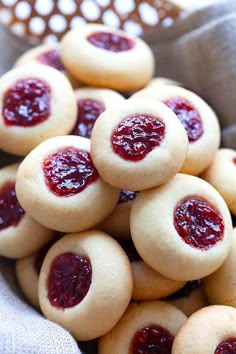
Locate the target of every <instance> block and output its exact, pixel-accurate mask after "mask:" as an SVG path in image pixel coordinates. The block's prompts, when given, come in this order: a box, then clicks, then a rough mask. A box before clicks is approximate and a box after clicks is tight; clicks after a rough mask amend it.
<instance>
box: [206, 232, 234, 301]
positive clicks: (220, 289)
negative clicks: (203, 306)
mask: <svg viewBox="0 0 236 354" xmlns="http://www.w3.org/2000/svg"><path fill="white" fill-rule="evenodd" d="M235 274H236V228H234V236H233V244H232V247H231V250H230V252H229V255H228V257H227V259H226V261H225V262H224V263H223V264H222V266H221V267H220V268H219V269H217V271H216V272H215V273H213V274H211V275H209V277H207V278H205V279H204V285H205V291H206V294H207V298H208V301H209V303H210V304H213V305H228V306H233V307H236V281H235V280H236V276H235Z"/></svg>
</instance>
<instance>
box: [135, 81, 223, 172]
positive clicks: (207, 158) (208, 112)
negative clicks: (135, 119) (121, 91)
mask: <svg viewBox="0 0 236 354" xmlns="http://www.w3.org/2000/svg"><path fill="white" fill-rule="evenodd" d="M132 97H133V98H136V99H137V98H143V97H150V98H153V99H156V100H158V101H161V102H163V103H165V104H166V105H167V106H168V107H169V108H170V109H171V110H172V111H173V112H174V113H175V114H176V115H177V117H178V118H179V120H180V121H181V123H182V124H183V126H184V128H185V130H186V133H187V134H188V139H189V150H188V154H187V157H186V160H185V162H184V164H183V167H182V168H181V171H180V172H182V173H188V174H191V175H199V174H200V173H201V172H203V171H204V170H205V169H206V168H207V167H208V166H209V165H210V163H211V161H212V160H213V158H214V156H215V153H216V151H217V149H218V148H219V145H220V126H219V122H218V119H217V117H216V114H215V112H214V111H213V110H212V108H211V107H210V106H209V105H208V104H207V103H206V102H205V101H204V100H203V99H202V98H201V97H199V96H198V95H196V94H195V93H193V92H191V91H189V90H186V89H184V88H183V87H179V86H171V85H168V86H167V85H166V86H162V89H161V90H159V89H158V88H155V87H149V88H146V89H143V90H141V91H139V92H137V93H135V94H134V95H133V96H132Z"/></svg>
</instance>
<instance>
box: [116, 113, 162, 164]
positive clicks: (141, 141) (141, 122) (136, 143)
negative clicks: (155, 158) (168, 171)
mask: <svg viewBox="0 0 236 354" xmlns="http://www.w3.org/2000/svg"><path fill="white" fill-rule="evenodd" d="M164 135H165V124H164V123H163V122H161V121H160V120H159V119H157V118H156V117H154V116H152V115H147V114H133V115H131V116H128V117H126V118H125V119H123V120H122V121H121V122H120V124H119V125H118V126H117V127H116V128H115V129H114V130H113V133H112V136H111V143H112V148H113V150H114V152H115V153H116V154H117V155H119V156H120V157H122V158H123V159H125V160H129V161H138V160H142V159H143V158H144V157H145V156H146V155H147V154H148V153H149V152H150V151H152V150H153V149H155V148H156V147H157V146H160V144H161V143H162V141H163V139H164Z"/></svg>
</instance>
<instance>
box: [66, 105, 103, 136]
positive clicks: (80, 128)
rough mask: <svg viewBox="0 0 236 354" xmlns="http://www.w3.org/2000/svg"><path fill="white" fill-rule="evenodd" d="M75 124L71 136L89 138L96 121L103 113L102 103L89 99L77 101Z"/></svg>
mask: <svg viewBox="0 0 236 354" xmlns="http://www.w3.org/2000/svg"><path fill="white" fill-rule="evenodd" d="M77 105H78V117H77V123H76V125H75V127H74V130H73V131H72V133H71V134H73V135H79V136H83V137H85V138H91V134H92V129H93V126H94V123H95V121H96V119H97V118H98V117H99V116H100V114H101V113H102V112H104V111H105V106H104V105H103V104H102V102H100V101H97V100H92V99H90V98H86V99H82V100H78V101H77Z"/></svg>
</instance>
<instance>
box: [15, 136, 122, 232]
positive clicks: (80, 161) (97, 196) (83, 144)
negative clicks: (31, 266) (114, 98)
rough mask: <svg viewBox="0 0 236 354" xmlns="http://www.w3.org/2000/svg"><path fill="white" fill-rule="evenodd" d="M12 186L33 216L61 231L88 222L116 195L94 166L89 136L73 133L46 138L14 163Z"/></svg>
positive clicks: (113, 203)
mask: <svg viewBox="0 0 236 354" xmlns="http://www.w3.org/2000/svg"><path fill="white" fill-rule="evenodd" d="M16 192H17V197H18V199H19V201H20V203H21V204H22V206H23V208H24V209H25V210H26V211H28V212H29V214H30V215H31V216H32V217H33V218H35V220H37V221H38V222H40V223H41V224H42V225H45V226H48V227H49V228H51V229H53V230H57V231H62V232H75V231H82V230H86V229H89V228H91V227H93V226H94V225H96V224H98V223H99V222H100V221H101V220H103V219H104V218H105V217H106V216H107V215H108V214H109V213H111V212H112V210H113V209H114V208H115V206H116V203H117V200H118V198H119V191H118V190H116V189H115V188H113V187H111V186H109V185H108V184H106V183H105V182H104V181H103V180H102V179H101V177H100V176H99V174H98V171H97V170H96V168H95V167H94V165H93V162H92V160H91V156H90V140H89V139H86V138H82V137H80V136H73V135H68V136H61V137H54V138H51V139H48V140H47V141H44V142H43V143H42V144H40V145H39V146H37V147H36V148H35V149H34V150H32V151H31V153H30V154H28V155H27V156H26V158H25V159H24V161H23V162H22V163H21V165H20V167H19V170H18V173H17V180H16Z"/></svg>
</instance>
